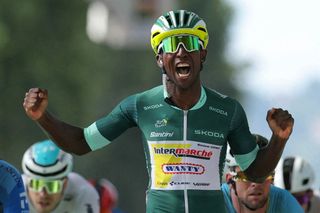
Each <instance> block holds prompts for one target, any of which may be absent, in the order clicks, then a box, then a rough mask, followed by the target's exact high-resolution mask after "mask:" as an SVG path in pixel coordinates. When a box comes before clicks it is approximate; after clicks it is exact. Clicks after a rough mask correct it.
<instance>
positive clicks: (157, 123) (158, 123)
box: [154, 118, 168, 128]
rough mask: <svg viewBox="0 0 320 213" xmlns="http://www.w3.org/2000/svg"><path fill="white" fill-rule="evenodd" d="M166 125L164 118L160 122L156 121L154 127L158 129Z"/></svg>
mask: <svg viewBox="0 0 320 213" xmlns="http://www.w3.org/2000/svg"><path fill="white" fill-rule="evenodd" d="M167 124H168V120H167V119H165V118H164V119H162V120H157V122H156V123H155V124H154V126H155V127H157V128H159V127H163V126H167Z"/></svg>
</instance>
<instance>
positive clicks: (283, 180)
mask: <svg viewBox="0 0 320 213" xmlns="http://www.w3.org/2000/svg"><path fill="white" fill-rule="evenodd" d="M314 180H315V173H314V171H313V169H312V167H311V165H310V164H309V163H308V162H307V161H306V160H304V159H303V158H301V157H300V156H294V157H286V158H285V159H280V161H279V163H278V165H277V167H276V174H275V179H274V184H275V185H276V186H278V187H280V188H283V189H286V190H288V191H290V192H291V193H296V192H303V191H306V190H307V189H310V188H312V184H313V182H314Z"/></svg>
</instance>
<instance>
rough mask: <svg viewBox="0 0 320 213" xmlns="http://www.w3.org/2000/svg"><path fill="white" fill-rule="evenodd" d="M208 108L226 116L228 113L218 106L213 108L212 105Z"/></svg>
mask: <svg viewBox="0 0 320 213" xmlns="http://www.w3.org/2000/svg"><path fill="white" fill-rule="evenodd" d="M209 110H211V111H214V112H216V113H219V114H221V115H224V116H228V113H227V112H226V111H223V110H222V109H218V108H214V107H212V106H209Z"/></svg>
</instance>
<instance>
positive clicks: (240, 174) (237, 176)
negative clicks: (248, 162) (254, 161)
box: [232, 171, 275, 183]
mask: <svg viewBox="0 0 320 213" xmlns="http://www.w3.org/2000/svg"><path fill="white" fill-rule="evenodd" d="M274 175H275V173H274V172H272V173H271V174H270V175H268V176H267V177H266V178H265V180H264V182H265V181H268V180H271V181H272V182H273V180H274ZM232 179H233V180H234V181H237V180H241V181H242V182H245V183H248V182H252V181H250V180H249V179H248V177H247V176H246V175H245V174H244V172H243V171H239V172H235V175H233V177H232Z"/></svg>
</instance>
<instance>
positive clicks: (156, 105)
mask: <svg viewBox="0 0 320 213" xmlns="http://www.w3.org/2000/svg"><path fill="white" fill-rule="evenodd" d="M160 107H163V105H162V104H154V105H150V106H144V107H143V109H144V110H150V109H158V108H160Z"/></svg>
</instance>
